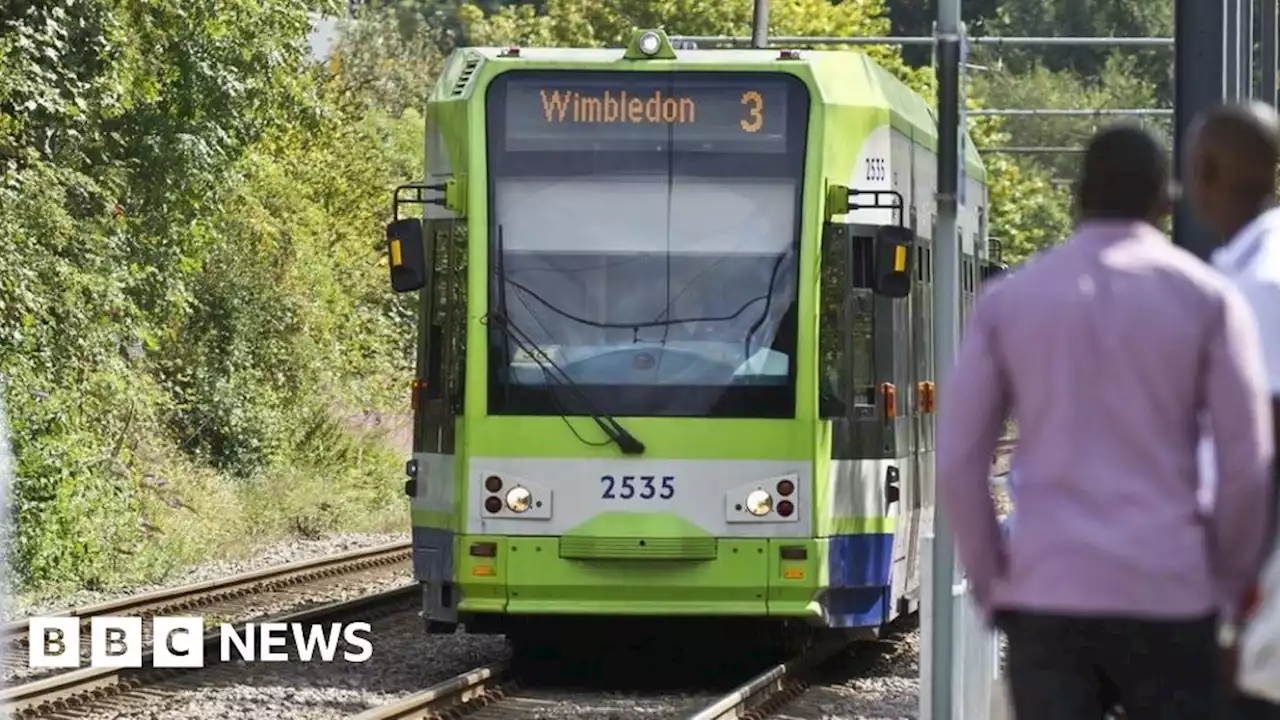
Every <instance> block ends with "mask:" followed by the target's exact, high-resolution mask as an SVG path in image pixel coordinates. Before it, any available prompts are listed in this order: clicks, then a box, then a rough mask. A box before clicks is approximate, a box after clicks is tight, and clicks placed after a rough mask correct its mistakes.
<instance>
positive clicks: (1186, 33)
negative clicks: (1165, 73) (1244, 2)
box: [1173, 0, 1225, 258]
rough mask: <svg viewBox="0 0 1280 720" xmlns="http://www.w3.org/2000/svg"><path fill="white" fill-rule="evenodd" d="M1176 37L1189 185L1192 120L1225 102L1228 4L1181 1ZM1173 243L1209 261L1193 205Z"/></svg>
mask: <svg viewBox="0 0 1280 720" xmlns="http://www.w3.org/2000/svg"><path fill="white" fill-rule="evenodd" d="M1175 2H1176V3H1177V4H1176V5H1175V6H1174V34H1175V36H1176V37H1177V40H1178V43H1177V45H1175V46H1174V56H1175V60H1174V73H1173V75H1174V95H1175V100H1176V101H1177V102H1176V107H1175V110H1174V148H1175V149H1176V150H1175V152H1174V154H1173V156H1174V163H1175V169H1176V170H1177V174H1178V178H1179V179H1180V180H1182V181H1183V183H1184V184H1185V183H1186V181H1187V177H1186V173H1187V167H1186V158H1185V154H1184V152H1183V148H1184V146H1185V145H1186V137H1187V129H1188V128H1189V127H1190V125H1191V122H1192V119H1193V118H1194V117H1195V116H1196V115H1197V114H1199V113H1200V112H1201V111H1203V110H1207V109H1208V108H1210V107H1212V106H1214V105H1216V104H1218V103H1219V102H1221V101H1222V99H1223V97H1224V92H1225V87H1224V74H1223V70H1224V67H1223V65H1224V61H1225V57H1224V56H1225V52H1224V50H1225V48H1224V46H1223V41H1224V37H1223V32H1222V30H1223V21H1224V20H1225V12H1224V10H1223V3H1222V2H1206V1H1205V0H1175ZM1173 240H1174V242H1176V243H1177V244H1178V245H1181V246H1182V247H1184V248H1186V249H1188V250H1190V251H1191V252H1193V253H1195V254H1197V255H1199V256H1200V257H1202V258H1207V257H1208V256H1209V252H1210V250H1211V247H1212V245H1211V241H1210V239H1209V236H1208V234H1207V233H1206V232H1205V230H1204V228H1203V227H1201V226H1200V224H1199V223H1198V222H1196V220H1195V216H1194V215H1193V214H1192V213H1191V208H1190V206H1189V205H1188V204H1187V203H1186V201H1185V200H1184V201H1183V202H1180V203H1178V208H1177V212H1176V215H1175V216H1174V225H1173Z"/></svg>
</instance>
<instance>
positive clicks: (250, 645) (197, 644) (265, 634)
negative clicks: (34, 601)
mask: <svg viewBox="0 0 1280 720" xmlns="http://www.w3.org/2000/svg"><path fill="white" fill-rule="evenodd" d="M369 632H370V627H369V623H364V622H357V623H347V624H342V623H330V624H328V625H314V624H310V623H261V624H255V623H248V624H246V625H245V626H244V627H243V628H237V627H236V626H235V625H229V624H223V625H221V626H220V627H219V629H218V636H219V637H218V649H219V656H220V657H219V659H220V661H221V662H232V661H237V660H239V661H244V662H287V661H289V659H290V653H289V648H290V645H291V644H292V649H293V651H294V652H295V653H296V654H297V657H298V659H299V660H301V661H302V662H333V661H334V659H335V658H336V657H338V650H339V648H340V647H343V652H342V659H343V660H345V661H347V662H352V663H362V662H365V661H366V660H368V659H369V657H370V656H371V655H373V644H372V643H370V642H369V639H368V638H367V637H364V636H365V635H367V634H368V633H369ZM27 633H28V638H29V644H30V649H29V657H30V660H29V664H30V666H31V667H33V668H78V667H80V665H81V655H80V618H76V617H47V618H32V619H31V620H30V622H29V624H28V627H27ZM151 638H152V641H151V642H152V645H151V665H152V666H153V667H158V668H198V667H204V664H205V658H204V653H205V632H204V618H199V617H155V618H152V619H151ZM343 641H345V643H344V642H343ZM142 646H143V632H142V618H140V617H95V618H92V619H91V620H90V624H89V666H90V667H122V668H136V667H142Z"/></svg>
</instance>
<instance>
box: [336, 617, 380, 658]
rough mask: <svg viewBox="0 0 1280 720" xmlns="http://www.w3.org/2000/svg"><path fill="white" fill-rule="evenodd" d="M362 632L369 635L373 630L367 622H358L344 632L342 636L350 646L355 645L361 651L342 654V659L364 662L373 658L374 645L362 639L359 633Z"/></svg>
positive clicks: (366, 639)
mask: <svg viewBox="0 0 1280 720" xmlns="http://www.w3.org/2000/svg"><path fill="white" fill-rule="evenodd" d="M361 632H363V633H365V634H368V633H370V632H373V628H372V627H370V626H369V623H367V622H358V623H351V624H350V625H348V626H347V628H346V630H345V631H344V632H343V635H342V636H343V637H344V638H345V639H346V641H347V644H348V645H355V646H356V647H358V648H360V649H361V650H360V652H359V653H353V652H349V651H348V652H344V653H342V658H343V659H344V660H346V661H347V662H353V663H357V662H364V661H366V660H368V659H369V658H370V657H372V656H373V643H371V642H369V639H368V638H363V637H360V635H359V634H358V633H361Z"/></svg>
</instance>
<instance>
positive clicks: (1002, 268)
mask: <svg viewBox="0 0 1280 720" xmlns="http://www.w3.org/2000/svg"><path fill="white" fill-rule="evenodd" d="M1008 271H1009V266H1008V265H1005V264H1004V263H998V262H989V263H984V264H983V266H982V282H987V281H988V280H994V279H996V278H998V277H1000V276H1001V275H1003V274H1005V273H1006V272H1008Z"/></svg>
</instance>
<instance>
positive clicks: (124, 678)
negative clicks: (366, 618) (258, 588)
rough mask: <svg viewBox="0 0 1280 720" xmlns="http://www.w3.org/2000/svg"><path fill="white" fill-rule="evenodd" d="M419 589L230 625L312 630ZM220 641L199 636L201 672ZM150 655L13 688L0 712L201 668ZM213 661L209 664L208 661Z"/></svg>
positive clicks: (56, 703) (24, 714)
mask: <svg viewBox="0 0 1280 720" xmlns="http://www.w3.org/2000/svg"><path fill="white" fill-rule="evenodd" d="M418 592H419V588H418V586H417V585H416V584H413V585H404V586H402V587H398V588H394V589H392V590H386V591H384V592H380V593H376V594H373V595H366V596H364V597H360V598H356V599H354V600H345V601H342V602H336V603H329V604H327V605H322V606H320V607H317V608H311V609H309V610H302V611H298V612H291V613H287V614H285V615H279V616H276V617H272V618H262V619H256V620H250V621H246V622H242V623H236V624H235V625H234V627H235V628H236V630H237V632H238V633H243V632H244V631H245V629H246V626H247V625H249V624H255V625H256V624H263V623H307V624H315V623H320V622H325V621H331V620H334V619H336V618H341V617H345V616H349V615H352V614H356V613H365V612H367V611H369V610H371V609H375V608H379V607H382V606H389V605H393V604H398V603H401V602H403V601H406V600H416V599H417V597H418ZM221 641H222V633H221V632H220V631H213V632H207V633H205V636H204V652H205V666H206V667H209V666H216V665H220V664H222V663H221V660H220V659H218V657H219V650H220V646H221ZM153 657H154V655H153V650H152V649H150V648H148V649H146V650H144V651H143V653H142V667H132V668H117V667H90V668H83V669H80V670H72V671H70V672H65V673H59V674H57V675H53V676H51V677H47V678H42V679H40V680H36V681H33V682H29V683H23V684H21V685H17V686H14V687H9V688H4V689H0V712H3V713H6V714H8V715H9V716H10V717H18V718H29V717H33V716H39V715H40V714H43V713H47V712H56V711H60V710H64V709H66V708H67V707H69V706H71V705H80V704H83V703H87V702H93V701H94V700H97V699H100V698H102V697H104V696H106V695H113V694H117V693H119V692H121V691H127V690H130V689H132V688H134V687H136V686H138V685H141V684H143V683H145V682H146V681H148V680H151V679H163V678H167V677H170V676H173V675H177V674H181V673H185V672H198V671H200V670H201V669H202V668H156V667H153ZM210 657H212V658H214V659H213V660H212V661H210V660H209V658H210Z"/></svg>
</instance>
